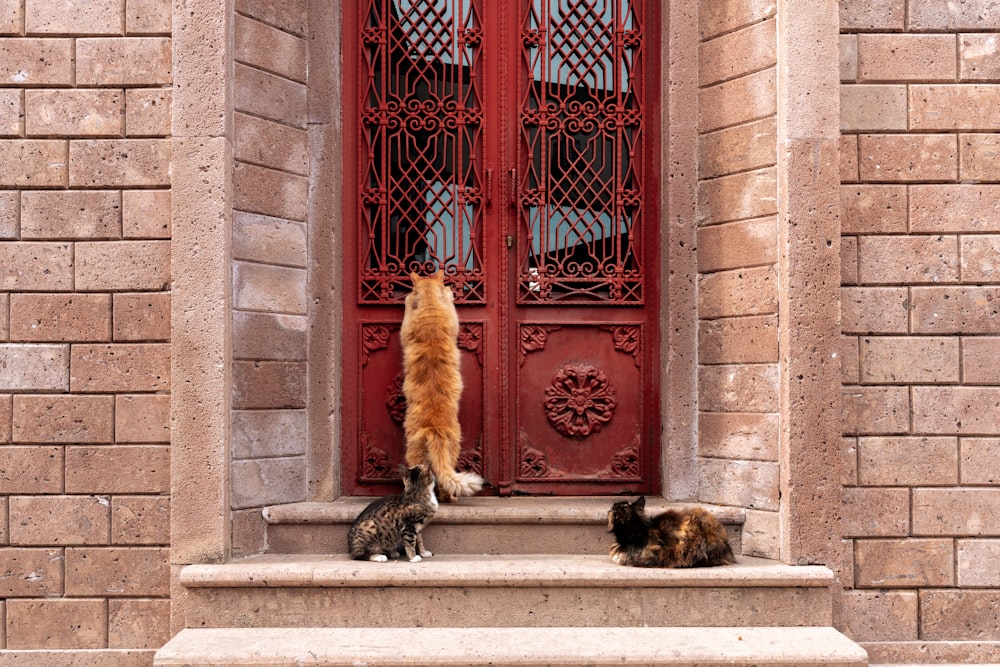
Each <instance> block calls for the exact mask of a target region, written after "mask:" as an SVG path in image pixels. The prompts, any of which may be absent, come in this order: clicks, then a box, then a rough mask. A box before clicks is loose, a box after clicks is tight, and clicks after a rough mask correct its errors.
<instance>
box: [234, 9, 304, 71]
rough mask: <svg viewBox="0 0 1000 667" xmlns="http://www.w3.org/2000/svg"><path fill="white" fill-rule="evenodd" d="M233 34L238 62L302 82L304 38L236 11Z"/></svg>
mask: <svg viewBox="0 0 1000 667" xmlns="http://www.w3.org/2000/svg"><path fill="white" fill-rule="evenodd" d="M233 34H234V41H235V44H234V46H233V55H234V57H235V59H236V61H237V62H241V63H244V64H246V65H251V66H253V67H256V68H258V69H262V70H266V71H268V72H273V73H274V74H277V75H279V76H282V77H284V78H286V79H291V80H293V81H299V82H301V83H305V81H306V59H307V58H306V56H307V52H306V40H305V39H303V38H302V37H299V36H297V35H291V34H289V33H287V32H285V31H283V30H279V29H278V28H273V27H271V26H269V25H267V24H266V23H262V22H260V21H256V20H254V19H252V18H249V17H247V16H241V15H239V14H237V15H236V22H235V25H234V27H233Z"/></svg>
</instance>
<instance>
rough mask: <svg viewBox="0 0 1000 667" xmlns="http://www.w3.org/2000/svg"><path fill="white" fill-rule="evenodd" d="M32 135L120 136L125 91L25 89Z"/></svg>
mask: <svg viewBox="0 0 1000 667" xmlns="http://www.w3.org/2000/svg"><path fill="white" fill-rule="evenodd" d="M24 107H25V119H24V127H25V132H26V133H27V136H29V137H53V136H67V137H119V136H121V134H122V132H123V131H124V129H125V96H124V94H123V91H121V90H114V89H104V90H26V91H24Z"/></svg>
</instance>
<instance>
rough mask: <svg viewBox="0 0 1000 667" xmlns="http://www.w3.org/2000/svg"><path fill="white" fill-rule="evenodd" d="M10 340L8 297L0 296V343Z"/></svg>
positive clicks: (6, 295)
mask: <svg viewBox="0 0 1000 667" xmlns="http://www.w3.org/2000/svg"><path fill="white" fill-rule="evenodd" d="M9 340H10V295H9V294H0V342H2V341H9Z"/></svg>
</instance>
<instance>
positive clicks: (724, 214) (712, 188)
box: [697, 168, 778, 226]
mask: <svg viewBox="0 0 1000 667" xmlns="http://www.w3.org/2000/svg"><path fill="white" fill-rule="evenodd" d="M777 187H778V185H777V172H776V171H775V170H774V169H773V168H767V169H758V170H756V171H748V172H745V173H741V174H733V175H731V176H723V177H721V178H716V179H713V180H709V181H701V182H699V183H698V212H697V215H698V224H699V225H700V226H701V225H711V224H717V223H720V222H729V221H731V220H740V219H744V218H762V217H765V216H772V215H774V214H775V213H777V210H778V209H777V192H778V191H777Z"/></svg>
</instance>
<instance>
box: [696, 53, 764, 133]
mask: <svg viewBox="0 0 1000 667" xmlns="http://www.w3.org/2000/svg"><path fill="white" fill-rule="evenodd" d="M776 78H777V75H776V74H775V69H774V68H773V67H769V68H767V69H765V70H761V71H760V72H755V73H753V74H748V75H746V76H742V77H740V78H738V79H733V80H731V81H725V82H723V83H719V84H716V85H714V86H710V87H708V88H702V89H701V90H700V91H698V129H699V130H700V131H701V132H711V131H713V130H719V129H722V128H724V127H730V126H732V125H739V124H740V123H746V122H749V121H753V120H758V119H761V118H766V117H768V116H773V115H775V114H776V113H777V111H778V96H777V82H776Z"/></svg>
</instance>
